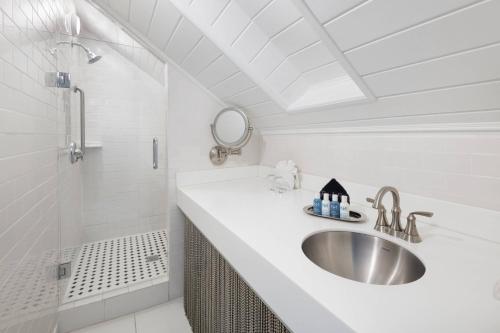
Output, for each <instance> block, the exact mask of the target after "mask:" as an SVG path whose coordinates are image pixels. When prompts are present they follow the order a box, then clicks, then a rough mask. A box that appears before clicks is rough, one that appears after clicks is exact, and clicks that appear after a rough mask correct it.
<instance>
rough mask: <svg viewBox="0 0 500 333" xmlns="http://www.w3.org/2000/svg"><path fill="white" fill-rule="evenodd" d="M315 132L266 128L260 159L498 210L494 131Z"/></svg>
mask: <svg viewBox="0 0 500 333" xmlns="http://www.w3.org/2000/svg"><path fill="white" fill-rule="evenodd" d="M344 131H345V129H344ZM312 132H314V130H312ZM316 132H318V133H316V134H314V133H311V134H298V133H296V134H277V133H274V134H273V133H272V132H268V133H267V134H264V135H263V148H262V149H263V153H262V164H264V165H269V166H272V165H274V164H275V163H276V162H277V161H278V160H280V159H293V160H295V161H296V163H297V164H298V165H299V166H300V167H301V169H302V171H303V172H305V173H309V174H314V175H318V176H324V177H332V178H337V179H340V180H346V181H351V182H355V183H360V184H369V185H374V186H383V185H393V186H396V187H397V188H398V189H399V190H401V191H403V192H408V193H413V194H417V195H422V196H426V197H431V198H439V199H443V200H447V201H453V202H458V203H462V204H466V205H472V206H477V207H483V208H488V209H494V210H500V150H499V149H498V147H500V134H499V133H498V132H496V133H495V132H493V133H480V132H479V133H478V132H468V133H464V132H462V133H461V132H458V133H449V132H443V131H438V132H430V133H429V132H407V133H405V132H404V129H402V130H401V132H395V133H389V132H380V133H376V132H375V133H374V132H372V133H359V132H358V133H355V132H354V131H353V132H354V133H345V132H338V133H330V134H327V133H321V130H316ZM414 208H415V209H421V210H425V208H426V207H414Z"/></svg>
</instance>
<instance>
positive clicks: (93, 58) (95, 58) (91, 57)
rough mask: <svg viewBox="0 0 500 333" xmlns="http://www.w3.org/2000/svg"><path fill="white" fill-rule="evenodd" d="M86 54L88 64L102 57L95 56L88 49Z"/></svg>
mask: <svg viewBox="0 0 500 333" xmlns="http://www.w3.org/2000/svg"><path fill="white" fill-rule="evenodd" d="M86 53H87V58H89V64H93V63H95V62H97V61H99V60H100V59H101V58H102V56H100V55H97V54H95V53H94V52H92V51H90V50H88V49H87V50H86Z"/></svg>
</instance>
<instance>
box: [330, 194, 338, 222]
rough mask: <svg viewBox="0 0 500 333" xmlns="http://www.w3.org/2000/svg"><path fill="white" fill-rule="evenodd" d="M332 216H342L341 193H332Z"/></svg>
mask: <svg viewBox="0 0 500 333" xmlns="http://www.w3.org/2000/svg"><path fill="white" fill-rule="evenodd" d="M330 216H333V217H340V204H339V195H338V194H335V193H333V194H332V202H331V203H330Z"/></svg>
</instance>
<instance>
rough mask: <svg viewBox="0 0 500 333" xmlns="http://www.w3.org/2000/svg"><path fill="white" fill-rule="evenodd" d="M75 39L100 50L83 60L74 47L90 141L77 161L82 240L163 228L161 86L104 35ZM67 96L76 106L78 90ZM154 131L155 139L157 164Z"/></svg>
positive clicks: (163, 93)
mask: <svg viewBox="0 0 500 333" xmlns="http://www.w3.org/2000/svg"><path fill="white" fill-rule="evenodd" d="M80 42H82V43H84V44H85V45H86V46H88V47H90V48H91V49H92V50H93V51H94V52H95V53H97V54H99V55H102V59H101V60H99V61H98V62H96V63H94V64H87V58H86V56H85V53H83V52H82V51H81V50H79V49H75V50H73V51H74V53H73V57H74V59H76V60H75V63H74V66H73V69H72V72H73V73H74V75H73V81H74V83H75V84H76V85H77V86H79V87H80V88H81V89H83V90H84V91H85V96H86V110H87V111H86V124H87V128H86V135H87V146H88V147H89V148H87V153H86V156H85V160H84V161H83V163H81V168H82V173H83V175H82V177H83V178H82V184H83V185H82V188H83V241H84V242H90V241H96V240H102V239H106V238H113V237H119V236H124V235H130V234H136V233H143V232H148V231H152V230H158V229H162V228H165V227H166V219H167V215H166V208H165V207H166V204H165V203H166V200H167V199H166V197H167V190H166V170H167V165H166V147H167V144H166V134H165V124H166V113H167V88H166V87H165V86H163V85H162V84H160V83H159V82H158V81H157V80H155V79H154V78H153V77H151V76H150V75H148V74H146V73H145V72H143V71H142V70H141V69H140V68H138V67H137V66H136V65H135V64H133V63H131V62H130V61H129V60H128V59H127V58H125V57H123V56H122V55H121V54H120V53H118V52H117V51H116V47H111V45H110V44H109V43H106V42H101V41H96V40H94V39H87V38H80ZM142 50H143V51H144V49H142ZM144 52H145V51H144ZM71 102H72V109H76V110H78V109H79V97H78V95H77V94H72V96H71ZM78 126H79V119H74V120H73V121H72V127H73V131H72V133H74V134H76V135H74V136H75V137H74V140H76V141H77V142H78V141H79V127H78ZM153 137H157V138H158V140H159V151H160V155H159V167H158V169H156V170H153V167H152V140H153Z"/></svg>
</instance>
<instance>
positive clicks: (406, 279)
mask: <svg viewBox="0 0 500 333" xmlns="http://www.w3.org/2000/svg"><path fill="white" fill-rule="evenodd" d="M302 250H303V251H304V253H305V255H306V256H307V257H308V258H309V259H310V260H311V261H312V262H314V263H315V264H316V265H318V266H319V267H321V268H323V269H325V270H327V271H329V272H331V273H333V274H335V275H338V276H341V277H344V278H346V279H351V280H355V281H359V282H364V283H370V284H378V285H396V284H405V283H410V282H413V281H416V280H418V279H420V278H421V277H422V276H423V275H424V273H425V266H424V264H423V263H422V261H420V259H418V258H417V257H416V256H415V255H414V254H413V253H411V252H410V251H408V250H407V249H405V248H404V247H401V246H399V245H397V244H395V243H393V242H390V241H388V240H385V239H383V238H380V237H377V236H371V235H367V234H362V233H357V232H350V231H326V232H320V233H317V234H314V235H312V236H310V237H308V238H307V239H306V240H305V241H304V242H303V243H302Z"/></svg>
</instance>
